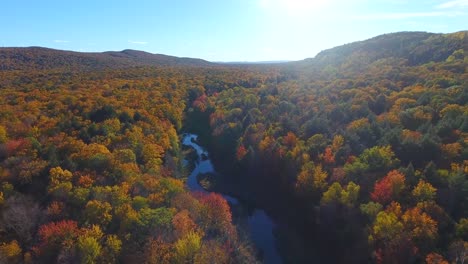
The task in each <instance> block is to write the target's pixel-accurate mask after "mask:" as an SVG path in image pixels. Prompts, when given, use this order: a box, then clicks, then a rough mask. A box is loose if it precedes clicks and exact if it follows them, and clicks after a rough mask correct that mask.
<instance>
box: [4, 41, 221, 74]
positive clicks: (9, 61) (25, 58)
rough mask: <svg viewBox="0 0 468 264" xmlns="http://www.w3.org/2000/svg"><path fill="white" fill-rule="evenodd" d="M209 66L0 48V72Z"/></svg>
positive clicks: (130, 54) (140, 56)
mask: <svg viewBox="0 0 468 264" xmlns="http://www.w3.org/2000/svg"><path fill="white" fill-rule="evenodd" d="M209 65H212V63H210V62H207V61H204V60H201V59H191V58H179V57H174V56H167V55H162V54H152V53H148V52H144V51H136V50H123V51H109V52H102V53H86V52H73V51H63V50H55V49H48V48H41V47H29V48H0V70H52V69H55V70H65V71H70V70H104V69H118V68H128V67H136V66H164V67H168V66H209Z"/></svg>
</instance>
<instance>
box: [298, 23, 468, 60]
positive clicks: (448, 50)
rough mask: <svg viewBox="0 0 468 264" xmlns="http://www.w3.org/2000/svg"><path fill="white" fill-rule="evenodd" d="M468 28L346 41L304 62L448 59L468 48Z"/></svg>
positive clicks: (396, 34) (399, 33)
mask: <svg viewBox="0 0 468 264" xmlns="http://www.w3.org/2000/svg"><path fill="white" fill-rule="evenodd" d="M467 45H468V31H460V32H456V33H450V34H434V33H427V32H398V33H391V34H384V35H380V36H377V37H374V38H371V39H368V40H364V41H358V42H353V43H350V44H345V45H342V46H338V47H335V48H331V49H328V50H324V51H322V52H320V53H319V54H317V56H316V57H314V58H309V59H305V60H303V61H301V62H300V64H303V63H306V64H309V63H312V64H318V65H331V66H339V65H342V64H347V63H353V62H355V61H357V60H359V61H360V62H361V63H362V62H365V63H372V62H374V61H377V60H379V59H384V58H398V59H405V60H407V63H408V64H409V65H420V64H424V63H428V62H431V61H434V62H439V61H444V60H446V59H447V58H448V57H449V56H450V55H451V54H453V53H454V52H455V51H457V50H460V49H461V50H465V51H466V50H468V46H467Z"/></svg>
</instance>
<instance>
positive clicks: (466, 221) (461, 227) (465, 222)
mask: <svg viewBox="0 0 468 264" xmlns="http://www.w3.org/2000/svg"><path fill="white" fill-rule="evenodd" d="M455 234H456V235H457V237H458V238H460V239H463V240H465V241H467V240H468V218H462V219H460V221H459V222H458V223H457V224H456V225H455Z"/></svg>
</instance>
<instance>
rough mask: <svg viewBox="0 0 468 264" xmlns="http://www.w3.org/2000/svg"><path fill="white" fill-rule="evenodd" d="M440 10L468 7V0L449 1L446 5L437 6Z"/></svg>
mask: <svg viewBox="0 0 468 264" xmlns="http://www.w3.org/2000/svg"><path fill="white" fill-rule="evenodd" d="M436 7H437V8H439V9H444V8H454V7H468V0H453V1H448V2H445V3H442V4H440V5H438V6H436Z"/></svg>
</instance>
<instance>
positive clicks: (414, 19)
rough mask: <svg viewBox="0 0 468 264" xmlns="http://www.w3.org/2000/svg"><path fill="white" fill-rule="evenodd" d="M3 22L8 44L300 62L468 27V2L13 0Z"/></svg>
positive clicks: (4, 43)
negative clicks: (340, 49)
mask: <svg viewBox="0 0 468 264" xmlns="http://www.w3.org/2000/svg"><path fill="white" fill-rule="evenodd" d="M0 23H1V24H2V25H4V26H3V28H2V30H1V32H2V33H1V38H0V45H1V46H2V47H27V46H42V47H48V48H55V49H62V50H74V51H84V52H101V51H109V50H117V51H118V50H124V49H136V50H143V51H147V52H151V53H161V54H167V55H174V56H179V57H193V58H201V59H205V60H209V61H273V60H300V59H304V58H308V57H313V56H315V55H316V54H317V53H318V52H320V51H321V50H324V49H327V48H331V47H334V46H338V45H342V44H345V43H349V42H353V41H358V40H364V39H367V38H371V37H374V36H377V35H380V34H385V33H391V32H398V31H428V32H435V33H448V32H455V31H460V30H466V29H467V28H466V25H468V0H427V1H410V0H374V1H371V0H347V1H339V0H236V1H214V0H200V1H186V0H179V1H164V0H156V1H151V0H143V1H132V3H131V4H130V3H128V2H127V1H123V0H113V1H109V0H103V1H92V0H83V1H78V2H75V3H66V2H64V1H57V0H44V1H32V0H24V1H11V0H7V1H5V2H4V3H2V16H1V17H0Z"/></svg>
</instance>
